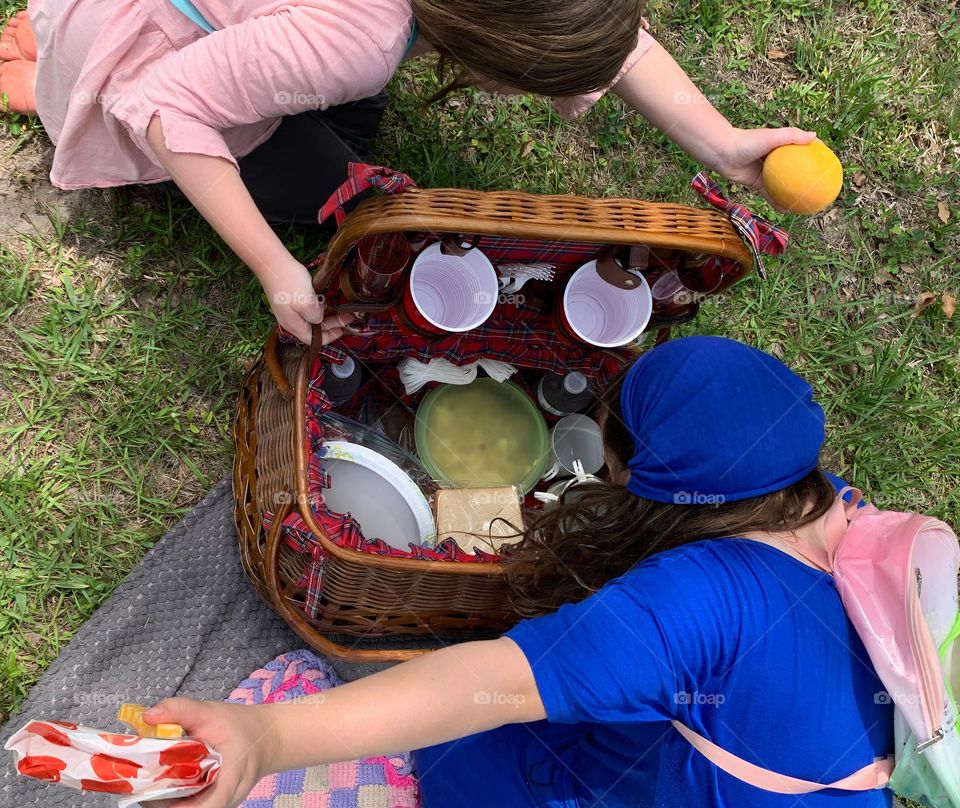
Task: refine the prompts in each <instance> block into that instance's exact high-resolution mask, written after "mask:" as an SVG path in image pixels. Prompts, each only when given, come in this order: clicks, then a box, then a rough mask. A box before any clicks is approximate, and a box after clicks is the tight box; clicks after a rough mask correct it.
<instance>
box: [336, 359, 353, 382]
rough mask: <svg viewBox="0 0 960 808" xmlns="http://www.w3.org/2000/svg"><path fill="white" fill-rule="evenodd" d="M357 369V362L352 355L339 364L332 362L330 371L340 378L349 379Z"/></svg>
mask: <svg viewBox="0 0 960 808" xmlns="http://www.w3.org/2000/svg"><path fill="white" fill-rule="evenodd" d="M356 369H357V363H356V362H354V361H353V357H352V356H348V357H347V358H346V359H344V360H343V363H342V364H339V365H338V364H336V363H334V362H332V363H331V364H330V372H331V373H332V374H333V375H334V376H336V377H337V378H338V379H349V378H350V377H351V376H352V375H353V373H354V371H355V370H356Z"/></svg>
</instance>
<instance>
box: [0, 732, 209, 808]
mask: <svg viewBox="0 0 960 808" xmlns="http://www.w3.org/2000/svg"><path fill="white" fill-rule="evenodd" d="M4 749H6V750H8V751H11V752H13V753H14V754H15V755H16V758H17V761H16V765H17V771H18V772H19V773H20V774H22V775H24V776H26V777H34V778H36V779H38V780H45V781H47V782H48V783H59V784H60V785H63V786H68V787H70V788H75V789H80V790H83V791H100V792H104V793H107V794H116V795H118V796H119V803H118V805H119V808H135V806H139V805H140V803H142V802H143V803H145V802H148V801H152V800H160V799H172V798H181V799H182V798H184V797H189V796H190V795H192V794H196V793H197V792H199V791H202V790H203V789H204V788H206V787H207V786H208V785H210V784H211V783H212V782H213V781H214V779H215V778H216V776H217V773H218V772H219V771H220V755H219V754H218V753H217V752H215V751H214V750H213V749H211V748H210V747H209V746H207V745H206V744H205V743H204V742H203V741H198V740H195V739H192V738H141V737H140V736H138V735H114V734H111V733H108V732H100V731H99V730H95V729H90V728H89V727H80V726H77V725H76V724H71V723H69V722H67V721H30V722H28V723H27V725H26V726H25V727H24V728H23V729H21V730H20V731H19V732H17V733H15V734H14V735H13V736H12V737H11V738H10V740H8V741H7V743H6V744H5V745H4Z"/></svg>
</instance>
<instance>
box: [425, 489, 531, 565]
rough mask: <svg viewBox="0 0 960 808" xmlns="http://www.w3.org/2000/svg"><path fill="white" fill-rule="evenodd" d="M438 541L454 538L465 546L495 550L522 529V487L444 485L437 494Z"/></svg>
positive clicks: (510, 541) (516, 535)
mask: <svg viewBox="0 0 960 808" xmlns="http://www.w3.org/2000/svg"><path fill="white" fill-rule="evenodd" d="M436 509H437V541H438V542H439V541H443V540H444V539H451V538H452V539H454V540H455V541H456V542H457V544H459V545H460V547H461V548H462V549H464V550H468V551H469V550H474V549H477V548H479V549H480V550H483V551H485V552H487V553H496V552H498V551H499V550H500V547H501V546H502V545H504V544H512V543H514V542H517V541H519V540H520V536H519V535H518V534H520V533H523V513H522V511H521V500H520V490H519V489H518V488H514V487H513V486H503V487H499V488H442V489H440V491H439V492H438V493H437V495H436Z"/></svg>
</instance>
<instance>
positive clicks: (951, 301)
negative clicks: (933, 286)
mask: <svg viewBox="0 0 960 808" xmlns="http://www.w3.org/2000/svg"><path fill="white" fill-rule="evenodd" d="M940 305H941V306H943V315H944V316H945V317H946V318H947V319H948V320H952V319H953V313H954V312H955V311H956V310H957V299H956V298H955V297H954V296H953V295H951V294H950V293H949V292H944V293H943V294H942V295H940Z"/></svg>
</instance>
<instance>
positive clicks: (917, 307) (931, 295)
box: [910, 292, 937, 317]
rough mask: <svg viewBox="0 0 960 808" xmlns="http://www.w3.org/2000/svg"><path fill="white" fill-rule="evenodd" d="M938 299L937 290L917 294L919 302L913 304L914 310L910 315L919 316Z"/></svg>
mask: <svg viewBox="0 0 960 808" xmlns="http://www.w3.org/2000/svg"><path fill="white" fill-rule="evenodd" d="M936 299H937V293H936V292H921V293H920V294H919V295H918V296H917V302H916V303H914V304H913V312H912V313H911V314H910V316H911V317H919V316H920V315H921V314H922V313H923V311H924V309H926V308H927V307H928V306H929V305H930V304H931V303H933V301H934V300H936Z"/></svg>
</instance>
